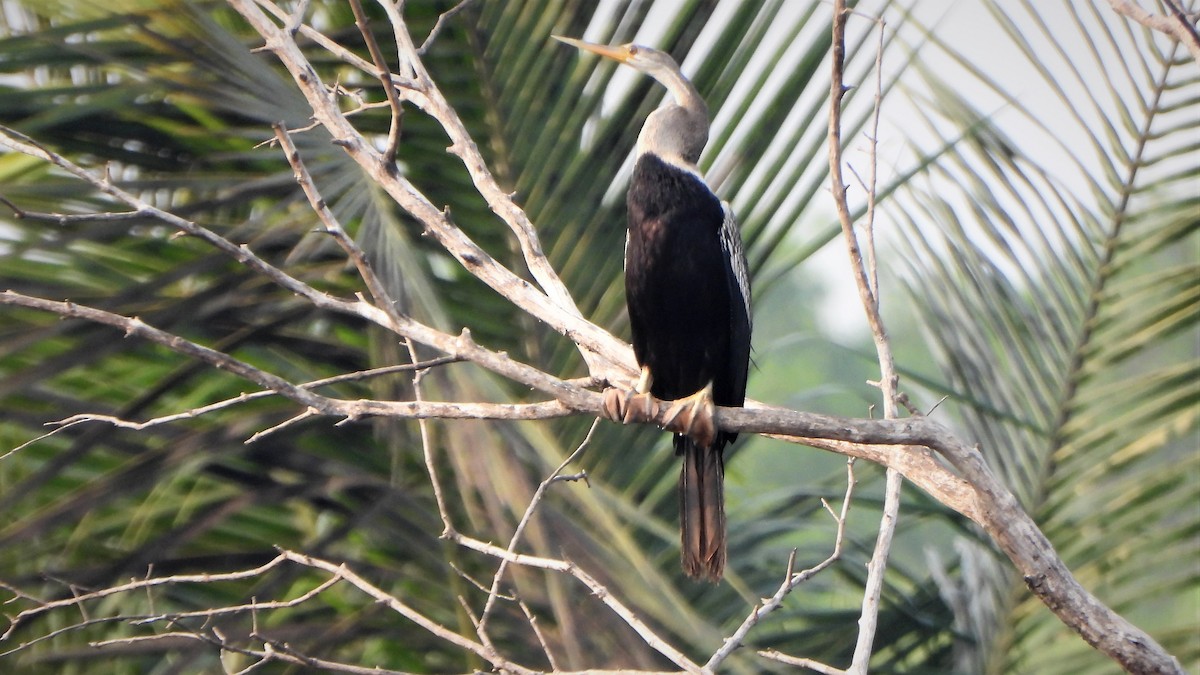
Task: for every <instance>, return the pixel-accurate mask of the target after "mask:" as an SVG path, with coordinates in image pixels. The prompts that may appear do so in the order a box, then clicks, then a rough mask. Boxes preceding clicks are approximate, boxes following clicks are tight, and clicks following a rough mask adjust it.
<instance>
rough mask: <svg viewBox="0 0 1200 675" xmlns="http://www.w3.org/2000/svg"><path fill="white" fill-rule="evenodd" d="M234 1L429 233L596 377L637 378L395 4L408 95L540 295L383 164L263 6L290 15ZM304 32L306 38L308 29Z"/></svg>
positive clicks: (357, 156)
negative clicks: (434, 124) (502, 183)
mask: <svg viewBox="0 0 1200 675" xmlns="http://www.w3.org/2000/svg"><path fill="white" fill-rule="evenodd" d="M229 3H230V5H231V6H232V7H233V8H234V9H235V10H236V11H237V12H238V13H240V14H241V15H242V16H243V17H244V18H245V19H246V20H247V21H248V22H249V23H250V24H251V26H252V27H253V28H254V29H255V30H256V31H257V32H258V33H259V35H260V36H262V38H263V39H264V40H265V42H266V48H267V49H269V50H270V51H272V52H273V53H275V54H276V56H277V57H278V58H279V59H280V61H281V62H282V63H283V65H284V66H285V67H286V68H287V69H288V71H289V72H290V73H291V74H292V77H293V79H294V80H295V82H296V85H297V87H298V88H299V89H300V91H301V92H302V93H303V94H304V95H305V97H306V98H307V99H308V101H309V104H310V105H312V107H313V112H314V117H315V119H316V120H317V121H319V122H320V123H321V124H322V125H323V126H324V127H325V128H326V129H327V130H328V131H329V132H330V134H331V135H332V136H333V137H334V139H335V142H336V143H337V144H338V145H339V146H340V147H342V148H343V149H344V150H345V151H346V152H347V154H348V155H349V156H350V157H351V158H352V159H354V160H355V161H356V162H358V164H359V165H360V166H361V167H362V168H363V169H364V170H365V171H366V172H367V173H368V174H369V175H370V176H371V178H372V179H373V180H374V181H375V182H376V183H378V184H379V185H380V186H381V187H382V188H383V189H384V190H385V191H386V192H387V193H388V194H389V195H390V196H391V197H392V199H394V200H395V201H396V203H397V204H399V205H400V206H401V208H403V209H404V210H406V211H407V212H408V213H409V214H411V215H412V216H413V217H414V218H416V219H417V220H418V221H419V222H421V223H422V224H423V225H424V226H425V227H426V230H427V232H428V233H429V234H430V235H432V236H433V237H434V238H435V239H437V241H438V242H439V243H440V244H441V245H442V246H443V247H444V248H445V249H446V251H447V252H448V253H450V254H451V255H452V256H454V258H455V259H457V260H458V261H459V262H460V263H461V264H462V265H463V266H464V267H465V268H466V269H467V271H468V272H470V273H471V274H473V275H475V276H476V277H477V278H478V279H479V280H480V281H483V282H484V283H485V284H487V285H488V286H490V287H492V288H493V289H494V290H496V291H497V292H499V293H500V294H501V295H503V296H504V297H505V298H507V299H508V300H509V301H511V302H513V303H514V304H515V305H516V306H517V307H519V308H520V309H522V310H524V311H525V312H527V313H529V314H530V315H532V316H533V317H535V318H537V319H539V320H541V321H544V322H545V323H546V325H548V326H549V327H551V328H552V329H554V330H556V331H558V332H559V333H561V334H563V335H565V336H567V337H568V338H570V339H571V340H572V341H573V342H574V343H575V344H576V345H577V346H578V347H579V348H580V350H581V353H582V355H583V356H584V359H585V361H587V363H588V367H589V369H590V371H591V374H592V375H593V376H595V377H600V378H604V379H608V380H610V381H613V382H617V381H623V380H629V379H630V378H631V377H632V376H633V374H634V372H635V369H634V367H633V363H634V360H633V355H632V352H631V350H630V349H629V347H628V345H625V344H624V343H622V342H620V341H618V340H616V339H615V338H614V337H613V336H612V335H611V334H609V333H608V332H607V331H603V330H601V329H599V327H597V326H595V325H594V324H592V323H590V322H588V321H586V320H584V319H583V317H582V315H581V314H580V312H579V309H578V308H577V307H576V305H575V302H574V300H573V299H572V298H571V295H570V292H569V291H568V290H567V288H566V286H565V285H564V284H563V283H562V280H561V279H559V278H558V275H557V273H555V271H554V270H553V268H552V267H551V266H550V264H549V261H548V260H547V259H546V256H545V255H544V253H543V252H542V249H541V244H540V242H539V241H538V238H537V233H536V231H535V229H534V227H533V224H532V223H531V222H530V221H529V218H528V216H527V215H526V214H525V212H524V211H523V210H521V209H520V208H519V207H518V206H517V205H516V204H515V203H514V202H513V200H512V196H511V195H510V194H509V193H507V192H505V191H504V190H502V189H501V188H500V187H499V185H498V184H497V183H496V180H495V177H494V176H492V174H491V172H490V171H489V170H488V169H487V166H486V164H485V163H484V161H483V158H482V155H481V154H480V153H479V150H478V148H477V147H476V145H475V143H474V141H473V140H472V139H471V137H470V135H469V134H468V133H467V130H466V127H465V126H464V125H463V123H462V120H461V119H459V117H458V114H457V113H456V112H455V111H454V109H453V107H451V106H450V104H449V103H448V102H447V101H446V100H445V98H444V97H443V96H442V95H441V93H440V92H439V91H438V89H437V87H436V86H434V84H433V81H432V80H431V78H430V77H429V74H428V72H426V71H425V69H424V66H423V65H422V64H421V62H420V59H419V57H418V56H417V50H416V48H415V47H414V46H413V45H412V41H411V38H410V37H409V35H408V33H407V28H406V26H405V24H404V20H403V17H401V16H400V15H399V12H398V10H397V9H396V8H395V7H394V6H392V5H391V3H388V2H384V3H383V7H384V10H385V11H386V12H388V16H389V19H391V21H392V24H393V29H394V32H395V35H396V41H397V47H398V49H399V50H400V56H401V59H402V60H407V62H408V63H410V64H411V66H412V68H413V73H412V77H413V79H412V81H411V88H405V89H404V90H403V96H404V98H406V99H410V100H412V102H413V103H414V104H416V105H417V106H418V107H420V108H421V109H422V110H424V111H425V112H427V113H429V114H430V115H432V116H433V117H434V118H436V119H437V120H438V121H439V122H440V123H441V124H442V126H443V128H444V129H445V131H446V133H447V135H448V136H449V137H450V140H451V146H450V151H451V152H453V153H454V154H456V155H457V156H459V157H460V159H462V161H463V164H464V166H465V167H466V169H467V171H468V172H469V173H470V175H471V178H472V180H473V181H474V183H475V186H476V188H477V189H478V190H479V192H480V194H481V195H483V197H484V199H485V200H486V201H487V202H488V205H489V206H490V207H491V209H492V211H493V212H495V213H496V214H497V215H499V216H500V218H501V219H502V220H503V221H504V222H505V223H506V224H507V225H508V226H509V229H510V230H511V231H512V232H513V233H514V235H515V236H516V237H517V240H518V242H519V243H520V245H521V251H522V253H523V255H524V260H525V264H526V267H527V268H528V269H529V271H530V274H531V275H532V276H533V278H534V280H535V281H536V282H537V284H538V285H539V286H540V287H541V289H542V291H541V292H538V291H537V290H536V289H535V288H534V287H533V286H532V285H530V284H529V283H528V282H526V281H524V280H523V279H521V278H520V277H519V276H517V275H516V274H514V273H513V272H512V271H511V270H509V269H507V268H506V267H504V266H503V265H500V264H499V263H498V262H497V261H496V260H495V259H494V258H493V257H492V256H490V255H489V254H488V253H487V252H486V251H484V250H483V249H482V248H480V247H479V246H478V245H477V244H475V242H473V241H472V240H471V239H470V238H469V237H467V236H466V234H465V233H463V232H462V231H461V230H460V229H459V228H458V227H456V226H455V225H454V224H453V223H452V222H451V221H450V219H449V217H448V216H447V214H446V213H445V212H444V210H443V209H440V208H438V207H436V206H434V205H433V204H432V203H431V202H430V201H429V200H428V199H427V198H426V197H425V196H424V195H423V194H421V193H420V192H419V191H418V190H417V189H416V188H415V187H414V186H413V185H412V184H411V183H410V182H409V181H408V180H407V179H405V178H404V177H403V176H400V175H398V174H396V172H395V171H394V170H393V169H392V168H391V167H392V166H393V165H392V164H390V163H387V162H385V161H384V158H383V157H382V156H381V155H380V154H379V153H378V152H376V151H375V150H374V148H372V147H371V145H370V144H369V143H368V142H367V141H366V139H365V138H363V136H362V135H361V134H360V133H359V132H358V131H357V130H356V129H355V128H354V127H353V126H352V125H351V124H350V122H349V120H348V119H347V118H346V116H345V115H344V114H343V113H342V111H340V110H339V109H338V107H337V105H336V104H335V102H334V101H332V100H330V99H329V97H328V96H327V95H326V91H327V88H326V87H325V85H324V84H322V83H321V82H320V81H318V80H317V79H316V77H315V73H316V70H315V69H314V67H313V66H312V64H311V63H310V62H309V61H308V59H307V58H306V57H305V56H304V54H303V53H302V52H301V50H300V49H299V47H298V46H297V45H296V43H295V40H294V39H293V37H292V36H291V35H290V34H289V33H287V31H283V30H281V29H280V28H279V27H278V26H277V25H276V24H275V23H274V22H273V21H272V20H270V19H268V18H267V16H266V15H264V14H263V12H262V10H261V9H260V5H261V6H262V7H266V8H267V9H268V11H272V12H273V13H275V12H278V13H279V14H282V16H279V15H278V14H277V15H276V18H277V19H279V20H281V21H283V20H285V18H283V17H286V14H283V13H282V12H281V11H280V10H278V8H275V7H273V5H271V4H270V3H267V2H264V1H263V0H258V2H257V3H255V2H253V1H252V0H229ZM314 32H315V31H314ZM301 33H302V34H304V35H306V36H307V35H309V33H308V32H306V31H305V30H304V28H303V27H302V29H301ZM314 39H316V38H314ZM321 44H322V46H323V47H324V46H326V44H329V47H328V48H331V49H336V50H339V51H337V52H335V53H337V54H338V55H339V56H341V57H342V58H344V59H345V60H347V61H348V62H350V61H351V60H350V59H348V58H347V57H345V56H342V51H341V48H340V46H337V45H336V44H334V43H331V42H330V41H326V42H325V43H321ZM360 61H361V60H360Z"/></svg>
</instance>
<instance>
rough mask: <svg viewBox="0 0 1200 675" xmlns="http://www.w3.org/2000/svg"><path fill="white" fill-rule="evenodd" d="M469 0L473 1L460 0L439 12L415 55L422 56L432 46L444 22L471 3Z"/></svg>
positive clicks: (443, 26) (444, 25)
mask: <svg viewBox="0 0 1200 675" xmlns="http://www.w3.org/2000/svg"><path fill="white" fill-rule="evenodd" d="M471 2H473V0H461V1H460V2H459V3H458V4H457V5H455V6H453V7H451V8H450V9H448V10H446V11H444V12H442V13H441V14H439V15H438V18H437V23H435V24H433V28H432V29H431V30H430V31H429V35H427V36H426V37H425V41H424V42H422V43H421V47H420V48H419V49H417V56H420V57H424V56H425V53H426V52H428V51H429V48H430V47H432V46H433V41H434V40H436V39H437V37H438V35H440V34H441V32H442V29H443V28H445V27H446V22H448V21H450V19H452V18H454V15H455V14H458V13H459V12H461V11H463V10H464V9H466V8H467V5H469V4H471Z"/></svg>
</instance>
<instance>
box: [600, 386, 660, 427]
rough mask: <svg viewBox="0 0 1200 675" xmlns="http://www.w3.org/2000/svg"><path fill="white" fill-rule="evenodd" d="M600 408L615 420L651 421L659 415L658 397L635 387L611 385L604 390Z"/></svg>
mask: <svg viewBox="0 0 1200 675" xmlns="http://www.w3.org/2000/svg"><path fill="white" fill-rule="evenodd" d="M600 409H601V411H602V412H603V413H604V416H605V417H607V418H608V419H610V420H613V421H614V422H620V423H622V424H630V423H632V422H650V421H652V420H654V419H656V418H657V417H658V399H656V398H654V397H653V396H651V395H650V392H648V391H647V392H641V393H639V392H638V391H637V390H635V389H617V388H616V387H610V388H608V389H605V390H604V394H603V401H602V403H601V408H600Z"/></svg>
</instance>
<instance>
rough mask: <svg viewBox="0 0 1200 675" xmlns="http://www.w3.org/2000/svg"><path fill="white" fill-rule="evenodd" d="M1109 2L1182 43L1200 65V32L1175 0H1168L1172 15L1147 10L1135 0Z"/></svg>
mask: <svg viewBox="0 0 1200 675" xmlns="http://www.w3.org/2000/svg"><path fill="white" fill-rule="evenodd" d="M1108 4H1110V5H1112V8H1113V10H1115V11H1116V12H1117V13H1118V14H1120V15H1121V16H1124V17H1126V18H1128V19H1132V20H1133V21H1135V22H1137V23H1140V24H1141V25H1143V26H1145V27H1146V28H1149V29H1151V30H1156V31H1158V32H1160V33H1162V34H1164V35H1167V36H1169V37H1171V39H1173V40H1175V41H1176V42H1180V43H1182V44H1183V46H1184V47H1186V48H1187V50H1188V51H1189V52H1190V53H1191V55H1192V58H1193V59H1195V61H1196V65H1200V33H1197V32H1196V25H1195V22H1194V20H1189V19H1188V16H1187V14H1185V13H1184V11H1183V10H1182V9H1181V8H1180V7H1179V5H1177V4H1176V3H1175V2H1174V1H1173V0H1167V1H1166V5H1167V9H1168V11H1169V12H1170V14H1171V15H1170V16H1162V15H1160V14H1152V13H1150V12H1147V11H1146V10H1145V9H1143V8H1142V7H1141V6H1140V5H1138V4H1137V3H1136V2H1134V1H1133V0H1108Z"/></svg>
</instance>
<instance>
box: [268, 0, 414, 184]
mask: <svg viewBox="0 0 1200 675" xmlns="http://www.w3.org/2000/svg"><path fill="white" fill-rule="evenodd" d="M385 1H386V0H385ZM350 9H351V10H353V12H354V25H356V26H358V32H359V33H361V34H362V36H363V41H364V42H366V43H367V51H368V52H370V54H371V60H372V61H374V62H375V76H376V77H378V78H379V80H380V81H381V82H382V83H383V92H384V94H386V95H387V100H388V105H389V106H391V108H392V121H391V127H390V128H389V129H388V143H387V149H386V150H384V152H383V161H384V162H387V163H388V164H390V165H393V171H394V170H395V169H394V165H395V163H396V152H397V151H398V150H399V149H400V125H401V120H402V119H403V117H404V108H403V107H402V106H401V105H400V97H399V96H398V95H397V94H396V85H395V84H393V83H392V69H391V68H388V65H387V59H385V58H384V56H383V51H382V50H380V49H379V42H378V41H377V40H376V39H375V33H374V32H372V31H371V26H370V24H369V23H368V22H367V15H366V13H365V12H363V7H362V0H350ZM291 34H292V35H294V34H295V33H294V31H293V32H291Z"/></svg>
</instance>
